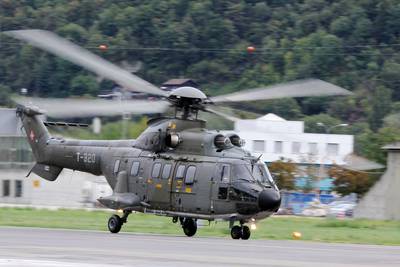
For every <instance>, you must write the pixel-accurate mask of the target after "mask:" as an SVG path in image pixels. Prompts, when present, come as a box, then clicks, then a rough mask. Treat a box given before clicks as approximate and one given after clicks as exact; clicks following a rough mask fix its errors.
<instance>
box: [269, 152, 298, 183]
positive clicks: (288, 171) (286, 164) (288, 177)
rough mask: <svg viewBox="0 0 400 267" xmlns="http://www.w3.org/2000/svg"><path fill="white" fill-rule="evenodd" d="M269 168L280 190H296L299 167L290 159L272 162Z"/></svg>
mask: <svg viewBox="0 0 400 267" xmlns="http://www.w3.org/2000/svg"><path fill="white" fill-rule="evenodd" d="M268 168H269V170H270V172H271V174H272V175H273V177H274V179H275V182H276V184H277V186H278V188H280V189H286V190H295V189H296V184H295V176H294V174H295V173H296V170H297V167H296V164H294V163H293V162H292V161H291V160H290V159H289V160H285V159H284V158H281V159H280V160H277V161H274V162H271V164H269V165H268Z"/></svg>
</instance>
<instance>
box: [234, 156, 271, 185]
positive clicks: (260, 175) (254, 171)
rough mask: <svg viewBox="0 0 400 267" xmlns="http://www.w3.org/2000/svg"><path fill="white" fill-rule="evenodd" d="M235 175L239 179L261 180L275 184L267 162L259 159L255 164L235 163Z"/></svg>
mask: <svg viewBox="0 0 400 267" xmlns="http://www.w3.org/2000/svg"><path fill="white" fill-rule="evenodd" d="M233 175H234V178H236V179H237V180H247V181H249V182H259V183H262V184H269V185H271V186H272V185H274V181H273V179H272V176H271V174H270V172H269V171H268V168H267V166H266V165H265V163H263V162H261V161H258V162H257V163H255V164H250V163H248V164H234V165H233Z"/></svg>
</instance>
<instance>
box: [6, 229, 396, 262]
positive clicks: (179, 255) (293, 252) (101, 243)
mask: <svg viewBox="0 0 400 267" xmlns="http://www.w3.org/2000/svg"><path fill="white" fill-rule="evenodd" d="M0 266H13V267H14V266H15V267H17V266H18V267H24V266H35V267H39V266H41V267H50V266H58V267H60V266H61V267H78V266H80V267H111V266H146V267H152V266H167V267H170V266H171V267H172V266H185V267H187V266H279V267H287V266H290V267H292V266H293V267H294V266H296V267H302V266H304V267H305V266H307V267H314V266H324V267H325V266H339V267H342V266H343V267H347V266H355V267H357V266H374V267H377V266H400V246H399V247H395V246H374V245H352V244H326V243H315V242H303V241H274V240H247V241H244V240H232V239H230V238H228V237H227V238H199V237H195V238H188V237H185V236H165V235H148V234H130V233H129V234H128V233H119V234H110V233H108V232H97V231H76V230H53V229H39V228H16V227H0Z"/></svg>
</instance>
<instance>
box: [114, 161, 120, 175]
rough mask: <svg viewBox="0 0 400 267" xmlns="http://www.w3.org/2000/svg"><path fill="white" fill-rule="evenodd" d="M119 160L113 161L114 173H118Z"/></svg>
mask: <svg viewBox="0 0 400 267" xmlns="http://www.w3.org/2000/svg"><path fill="white" fill-rule="evenodd" d="M120 162H121V161H120V160H119V159H117V160H116V161H115V163H114V174H117V173H118V171H119V164H120Z"/></svg>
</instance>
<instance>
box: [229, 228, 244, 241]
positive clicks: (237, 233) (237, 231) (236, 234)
mask: <svg viewBox="0 0 400 267" xmlns="http://www.w3.org/2000/svg"><path fill="white" fill-rule="evenodd" d="M231 237H232V238H233V239H239V238H241V237H242V228H241V227H240V226H239V225H235V226H233V227H232V229H231Z"/></svg>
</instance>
